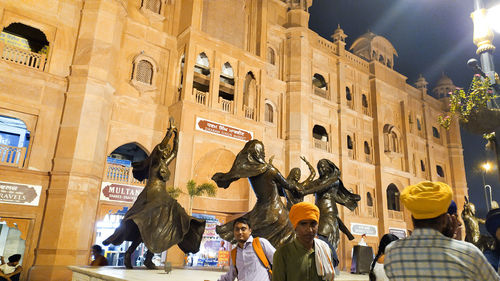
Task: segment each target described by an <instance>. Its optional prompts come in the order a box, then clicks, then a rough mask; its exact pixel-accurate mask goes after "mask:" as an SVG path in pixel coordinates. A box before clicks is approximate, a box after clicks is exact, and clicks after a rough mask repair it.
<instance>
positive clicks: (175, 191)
mask: <svg viewBox="0 0 500 281" xmlns="http://www.w3.org/2000/svg"><path fill="white" fill-rule="evenodd" d="M167 193H168V195H170V196H171V197H172V198H174V199H177V198H178V197H179V195H181V193H182V190H181V189H180V188H178V187H175V186H169V187H167Z"/></svg>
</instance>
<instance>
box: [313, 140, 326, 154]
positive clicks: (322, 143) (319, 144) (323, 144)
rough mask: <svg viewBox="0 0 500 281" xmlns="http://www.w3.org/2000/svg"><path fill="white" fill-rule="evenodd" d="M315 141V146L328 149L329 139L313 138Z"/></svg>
mask: <svg viewBox="0 0 500 281" xmlns="http://www.w3.org/2000/svg"><path fill="white" fill-rule="evenodd" d="M313 141H314V147H315V148H318V149H322V150H326V151H328V142H327V141H322V140H318V139H313Z"/></svg>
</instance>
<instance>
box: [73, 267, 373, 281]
mask: <svg viewBox="0 0 500 281" xmlns="http://www.w3.org/2000/svg"><path fill="white" fill-rule="evenodd" d="M70 269H72V270H73V271H74V272H78V273H80V274H82V275H85V276H91V277H93V278H96V279H97V280H112V281H121V280H130V281H146V280H147V281H157V280H158V281H159V280H162V281H165V280H172V281H174V280H175V281H217V279H218V278H219V276H221V275H222V274H223V273H224V272H221V271H209V270H192V269H173V270H172V272H171V273H170V274H166V273H165V272H164V271H163V270H146V269H144V268H137V269H134V270H126V269H124V268H123V267H107V266H106V267H76V266H72V267H70ZM80 274H75V275H79V277H78V279H77V278H75V279H73V280H90V278H89V279H83V278H82V277H83V276H81V275H80ZM96 279H92V280H96ZM335 280H336V281H338V280H349V281H366V280H368V275H357V274H349V273H346V272H342V273H341V274H339V275H338V276H335Z"/></svg>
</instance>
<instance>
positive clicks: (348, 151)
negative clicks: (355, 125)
mask: <svg viewBox="0 0 500 281" xmlns="http://www.w3.org/2000/svg"><path fill="white" fill-rule="evenodd" d="M347 156H349V158H351V159H354V151H353V149H348V150H347Z"/></svg>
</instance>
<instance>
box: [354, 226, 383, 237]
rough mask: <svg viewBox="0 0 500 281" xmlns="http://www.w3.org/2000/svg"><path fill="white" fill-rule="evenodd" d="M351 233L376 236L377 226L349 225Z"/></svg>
mask: <svg viewBox="0 0 500 281" xmlns="http://www.w3.org/2000/svg"><path fill="white" fill-rule="evenodd" d="M351 233H352V234H356V235H363V234H366V236H378V231H377V226H376V225H371V224H361V223H351Z"/></svg>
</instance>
